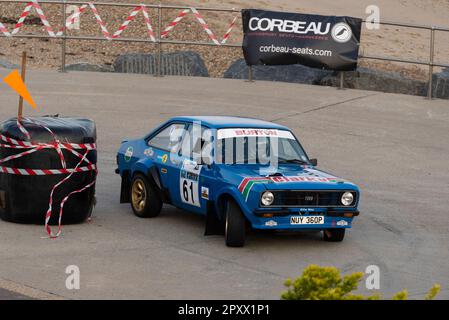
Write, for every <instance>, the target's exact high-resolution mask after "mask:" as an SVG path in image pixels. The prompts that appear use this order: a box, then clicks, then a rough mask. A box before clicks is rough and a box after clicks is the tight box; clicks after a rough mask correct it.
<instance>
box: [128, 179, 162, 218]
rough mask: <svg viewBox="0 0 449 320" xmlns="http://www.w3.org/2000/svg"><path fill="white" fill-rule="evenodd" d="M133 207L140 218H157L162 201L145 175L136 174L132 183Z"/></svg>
mask: <svg viewBox="0 0 449 320" xmlns="http://www.w3.org/2000/svg"><path fill="white" fill-rule="evenodd" d="M130 198H131V207H132V209H133V211H134V214H135V215H136V216H138V217H139V218H153V217H157V216H158V215H159V213H160V212H161V209H162V201H161V199H159V196H158V194H157V193H156V191H155V190H154V188H153V187H152V186H151V184H150V183H149V181H148V179H147V178H146V177H145V176H144V175H143V174H136V175H135V176H134V177H133V179H132V182H131V196H130Z"/></svg>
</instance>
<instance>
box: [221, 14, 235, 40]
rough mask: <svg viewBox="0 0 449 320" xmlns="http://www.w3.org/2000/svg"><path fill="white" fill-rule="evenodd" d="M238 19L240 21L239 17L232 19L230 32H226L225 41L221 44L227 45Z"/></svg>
mask: <svg viewBox="0 0 449 320" xmlns="http://www.w3.org/2000/svg"><path fill="white" fill-rule="evenodd" d="M237 19H238V16H235V17H234V19H232V21H231V24H230V25H229V28H228V31H226V33H225V35H224V36H223V40H222V41H221V44H225V43H226V42H227V41H228V39H229V38H230V37H231V33H232V30H233V29H234V27H235V24H236V22H237Z"/></svg>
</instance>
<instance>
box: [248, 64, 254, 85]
mask: <svg viewBox="0 0 449 320" xmlns="http://www.w3.org/2000/svg"><path fill="white" fill-rule="evenodd" d="M248 82H254V70H253V66H248Z"/></svg>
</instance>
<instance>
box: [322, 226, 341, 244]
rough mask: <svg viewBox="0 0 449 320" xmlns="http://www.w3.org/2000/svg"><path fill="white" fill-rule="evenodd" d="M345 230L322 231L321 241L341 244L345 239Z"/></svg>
mask: <svg viewBox="0 0 449 320" xmlns="http://www.w3.org/2000/svg"><path fill="white" fill-rule="evenodd" d="M345 231H346V229H327V230H323V240H324V241H327V242H341V241H343V239H344V238H345Z"/></svg>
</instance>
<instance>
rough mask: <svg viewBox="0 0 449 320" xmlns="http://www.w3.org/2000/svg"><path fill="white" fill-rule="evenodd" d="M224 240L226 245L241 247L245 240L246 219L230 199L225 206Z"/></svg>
mask: <svg viewBox="0 0 449 320" xmlns="http://www.w3.org/2000/svg"><path fill="white" fill-rule="evenodd" d="M225 240H226V245H227V246H228V247H243V246H244V245H245V240H246V220H245V217H244V215H243V213H242V211H241V210H240V208H239V206H238V205H237V204H236V203H235V202H234V201H232V200H230V201H228V203H227V206H226V221H225Z"/></svg>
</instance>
